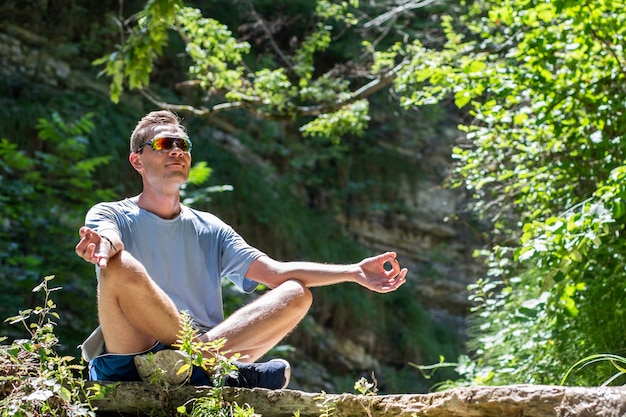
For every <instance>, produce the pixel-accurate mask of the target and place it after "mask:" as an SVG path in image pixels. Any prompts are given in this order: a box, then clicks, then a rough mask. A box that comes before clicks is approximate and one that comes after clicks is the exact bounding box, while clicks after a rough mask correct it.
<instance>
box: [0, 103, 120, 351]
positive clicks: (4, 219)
mask: <svg viewBox="0 0 626 417" xmlns="http://www.w3.org/2000/svg"><path fill="white" fill-rule="evenodd" d="M92 117H93V115H92V114H88V115H86V116H84V117H82V118H80V119H79V120H77V121H75V122H73V123H67V122H65V121H64V120H63V119H62V118H61V116H60V115H59V114H56V113H55V114H53V115H52V117H51V119H50V120H46V119H40V120H39V122H38V124H37V129H38V131H39V136H38V138H37V142H36V143H37V146H34V148H35V149H36V150H35V151H34V152H32V153H30V154H29V153H28V152H26V151H25V150H22V149H20V148H18V145H17V144H16V143H14V142H13V141H11V140H10V139H7V138H3V139H0V187H1V188H2V190H3V191H2V194H1V195H0V314H3V316H4V317H6V316H8V315H9V314H11V312H13V311H16V310H18V309H19V308H21V307H22V306H24V305H31V304H32V302H31V300H30V297H22V296H21V294H28V292H29V291H30V289H31V288H33V287H34V286H35V285H36V284H37V283H38V282H39V281H40V280H41V275H40V274H41V271H42V270H46V271H48V272H54V274H56V275H61V274H62V275H63V276H64V277H65V278H64V279H65V280H66V281H65V283H66V284H67V285H66V294H65V295H63V296H61V297H60V304H61V305H62V306H63V307H62V309H63V310H64V311H65V313H66V316H67V318H68V323H67V330H66V331H67V333H68V334H71V333H72V332H75V331H76V330H84V329H85V328H89V327H90V326H89V325H88V324H87V323H90V322H93V321H94V320H95V307H94V305H93V302H89V301H90V300H93V299H94V298H95V294H94V292H95V291H94V286H93V285H88V286H84V285H83V281H82V277H81V273H84V275H85V276H87V275H88V276H93V267H92V266H90V265H88V264H87V263H85V262H83V261H82V260H80V259H79V258H78V257H77V256H74V255H73V252H74V245H75V244H76V242H77V230H78V228H79V227H80V225H81V224H82V222H83V218H84V214H85V212H86V211H87V209H88V208H89V207H90V206H91V205H92V204H94V203H95V202H97V201H99V200H102V199H107V198H110V196H111V192H110V190H108V189H106V188H101V187H100V185H99V184H98V181H97V179H96V178H95V172H96V168H97V167H99V166H101V165H103V164H106V163H107V162H108V160H109V158H108V157H106V156H98V157H88V154H89V146H90V144H89V140H88V138H87V137H88V135H89V133H90V132H91V130H92V129H93V124H92V122H91V118H92ZM85 294H88V296H87V297H86V296H85ZM86 311H94V314H92V315H89V314H85V312H86ZM90 317H91V320H89V318H90ZM9 331H11V329H9ZM69 340H73V339H72V338H71V337H70V338H69ZM75 345H76V344H74V346H75Z"/></svg>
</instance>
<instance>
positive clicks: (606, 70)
mask: <svg viewBox="0 0 626 417" xmlns="http://www.w3.org/2000/svg"><path fill="white" fill-rule="evenodd" d="M471 11H472V13H471V14H470V16H468V17H467V18H466V19H464V20H462V21H461V22H452V21H451V20H447V21H445V20H444V30H445V32H446V35H447V40H448V42H447V43H446V45H445V48H444V49H443V50H441V51H433V50H428V49H426V48H424V47H423V46H422V45H420V44H418V43H414V44H413V45H411V47H410V49H411V50H412V51H413V53H412V54H411V56H412V60H411V62H410V67H411V70H410V71H409V70H408V67H407V71H406V72H403V73H402V74H401V75H400V76H399V77H398V80H397V82H396V86H397V87H396V88H397V91H398V92H399V93H401V94H402V95H403V103H404V104H405V105H407V106H409V105H416V104H418V105H419V104H430V103H433V102H438V101H440V100H442V99H443V98H448V97H452V98H453V99H454V102H455V104H456V105H457V106H458V107H459V108H463V109H464V110H465V111H466V112H467V113H468V115H470V116H471V122H469V123H467V124H466V125H464V126H461V129H462V130H463V131H464V132H465V133H466V139H467V143H466V144H463V145H462V146H458V147H457V148H456V149H455V150H454V157H455V158H456V160H457V161H458V162H459V165H458V169H457V174H459V179H458V180H457V184H461V183H462V184H464V185H465V186H466V187H467V188H468V189H470V190H472V191H473V192H474V195H475V197H476V199H477V200H476V208H477V210H478V211H479V212H480V213H481V214H482V215H484V216H486V217H487V218H488V219H489V220H491V221H492V223H493V224H494V228H495V230H494V234H495V236H502V237H503V238H504V239H506V242H507V246H504V245H502V246H496V247H495V248H494V251H493V252H492V254H491V255H490V257H489V262H490V267H491V269H490V275H492V276H500V278H501V279H502V280H506V279H519V280H521V282H524V285H517V284H511V285H509V286H505V287H504V288H505V289H506V288H509V289H510V291H509V292H507V291H504V292H503V293H500V294H501V295H496V294H494V295H493V296H492V297H491V298H489V297H484V298H483V299H482V300H481V301H480V302H481V303H482V305H483V307H484V311H482V312H481V314H484V316H481V318H482V320H484V322H485V323H489V332H488V335H485V336H484V337H483V336H480V335H479V336H478V337H479V340H480V341H481V342H480V343H481V344H480V346H481V348H482V349H483V352H482V354H483V355H484V356H483V357H484V358H486V360H487V361H491V360H493V361H495V362H497V361H504V362H507V361H508V360H509V358H511V357H516V358H518V357H519V355H520V354H521V353H522V352H524V354H528V355H531V359H530V360H532V361H533V362H531V363H524V364H520V363H519V362H516V363H513V362H511V367H510V368H506V369H513V367H514V365H516V366H522V367H523V368H524V369H526V371H527V372H518V371H515V370H511V371H508V370H504V371H503V370H502V369H500V370H499V371H498V372H499V373H500V375H509V376H510V375H515V377H516V378H521V379H508V380H507V379H504V381H505V382H523V381H536V379H532V378H535V377H537V378H543V379H540V380H543V381H551V380H550V374H551V373H554V372H555V371H556V370H557V369H561V370H563V369H565V367H566V366H569V365H570V364H566V363H565V364H564V363H561V364H559V363H558V361H559V360H565V358H566V357H568V356H567V355H571V354H572V353H571V352H575V351H576V348H581V349H593V348H598V347H597V346H603V348H606V343H605V339H606V338H605V336H602V335H601V334H600V331H599V330H598V326H597V325H593V324H591V325H588V324H583V323H586V321H587V320H588V322H589V323H593V320H598V318H593V319H591V317H594V316H595V315H596V314H599V313H596V311H597V310H600V309H601V308H602V307H601V303H600V302H598V301H595V302H594V300H593V297H605V294H606V289H603V286H604V285H606V284H605V283H606V282H613V281H614V280H615V278H614V277H615V275H614V274H616V273H617V274H623V271H624V268H625V264H624V261H623V260H622V257H621V255H620V254H621V252H622V250H623V249H624V248H623V246H624V245H623V244H622V243H621V241H622V240H623V224H624V219H623V217H624V215H626V206H625V205H624V201H626V193H624V191H623V190H624V187H623V186H622V185H621V184H622V183H624V182H623V180H624V174H623V173H624V168H623V164H624V161H625V159H626V140H624V139H625V138H626V123H625V122H626V90H625V89H624V87H623V86H624V81H626V71H625V68H626V55H625V53H624V48H623V45H624V34H625V33H626V29H625V28H626V25H624V22H626V6H625V5H624V4H623V3H622V2H615V1H611V0H600V1H597V2H593V4H591V3H585V2H575V1H533V0H512V1H506V2H499V1H483V2H475V3H473V5H472V7H471ZM453 24H454V26H455V27H454V28H453V27H452V25H453ZM461 179H462V181H461ZM507 247H508V248H509V249H507ZM511 250H513V251H514V256H513V257H512V258H511ZM502 260H507V261H511V262H512V263H511V264H510V265H509V267H508V268H507V269H506V270H503V269H502V268H501V267H500V266H499V265H500V261H502ZM605 266H606V267H605ZM533 281H535V285H536V286H537V287H538V288H544V289H546V290H547V291H548V294H550V296H549V297H548V298H547V299H546V300H545V301H546V302H545V303H544V304H543V307H542V308H543V309H544V311H543V313H542V314H544V316H545V321H544V322H543V325H544V328H543V329H542V331H544V330H545V331H544V332H543V333H542V334H543V336H542V337H541V338H539V339H538V338H537V337H536V334H537V331H538V326H537V325H533V324H531V323H527V324H525V325H524V326H519V327H512V326H511V322H510V320H511V317H516V315H517V314H518V312H519V311H520V310H519V308H518V307H516V305H517V304H516V303H517V300H516V299H515V298H525V297H528V296H529V295H532V296H536V293H535V292H533V290H531V288H532V284H531V283H532V282H533ZM622 287H623V286H622ZM622 287H618V288H619V290H618V291H621V290H622ZM509 294H514V296H513V295H511V296H509ZM583 309H584V313H583ZM616 311H618V312H619V314H621V312H622V311H623V309H617V308H616ZM616 323H619V321H618V320H616ZM584 326H587V327H584ZM574 329H576V330H574ZM483 330H486V329H483ZM612 330H613V331H616V332H620V331H621V329H618V328H615V329H612ZM606 331H609V332H610V331H611V330H606ZM513 332H517V335H516V337H517V338H521V340H522V341H524V340H525V341H526V342H527V344H526V345H525V344H524V343H523V342H520V343H517V342H515V343H513V344H511V343H509V344H508V346H510V349H506V348H503V347H501V346H497V345H495V344H493V343H492V342H493V340H498V341H499V342H505V343H508V342H510V341H512V340H515V339H514V338H515V335H514V333H513ZM556 334H560V335H564V336H565V337H567V338H571V341H572V345H573V346H570V347H569V350H567V351H566V350H565V348H562V349H561V350H560V351H559V352H560V353H559V354H558V355H557V354H556V352H557V351H556V350H555V351H554V352H553V354H554V356H553V358H552V359H551V360H550V361H548V362H545V363H543V365H541V366H543V368H541V367H540V366H539V365H538V363H540V362H541V360H542V359H541V358H542V357H545V356H542V355H545V351H544V346H551V345H550V343H549V340H550V338H551V337H554V335H556ZM489 337H492V339H489ZM493 338H495V339H493ZM534 343H536V345H533V344H534ZM505 346H507V345H505ZM553 346H554V349H558V348H559V347H558V344H554V345H553ZM612 346H613V348H620V346H621V345H620V344H619V342H616V343H614V344H612ZM587 353H590V352H582V353H581V354H587ZM532 355H536V357H535V358H532ZM507 363H508V362H507ZM498 372H496V373H498ZM533 372H537V374H536V375H533ZM525 375H528V377H527V378H528V379H524V378H525ZM496 379H497V378H496ZM500 381H503V379H500Z"/></svg>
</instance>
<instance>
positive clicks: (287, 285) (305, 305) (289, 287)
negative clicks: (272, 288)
mask: <svg viewBox="0 0 626 417" xmlns="http://www.w3.org/2000/svg"><path fill="white" fill-rule="evenodd" d="M278 288H280V290H281V291H283V292H284V294H285V298H286V302H287V303H288V304H291V305H294V306H297V307H298V308H299V309H302V310H306V311H308V310H309V308H310V307H311V304H312V303H313V294H312V293H311V290H310V289H308V288H307V287H306V286H305V285H304V284H303V283H302V282H300V281H298V280H295V279H290V280H289V281H285V282H283V283H282V284H281V285H279V286H278V287H277V288H276V289H278Z"/></svg>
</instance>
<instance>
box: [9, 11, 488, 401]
mask: <svg viewBox="0 0 626 417" xmlns="http://www.w3.org/2000/svg"><path fill="white" fill-rule="evenodd" d="M193 3H194V2H189V4H190V5H193ZM196 3H197V4H196V7H202V9H203V10H204V11H205V12H206V14H209V15H210V16H211V17H214V18H216V19H218V20H219V21H221V22H223V23H226V24H227V25H228V26H229V28H230V29H231V30H233V31H234V32H235V33H236V34H237V35H238V36H239V37H241V38H242V39H245V40H247V41H248V42H250V43H251V44H252V47H253V49H252V53H251V57H250V59H255V60H257V61H258V62H262V61H263V60H264V59H266V58H265V57H266V54H267V50H268V48H270V45H269V40H268V39H267V38H264V37H263V32H262V31H261V29H260V28H259V24H260V22H262V21H263V22H267V23H268V24H271V25H273V26H272V31H273V33H274V37H273V40H274V41H275V42H279V43H280V44H281V46H282V47H285V48H287V47H288V45H289V43H290V42H292V41H293V39H294V38H297V37H298V36H299V34H300V33H301V32H302V31H303V30H304V28H305V27H306V26H307V16H309V15H310V14H311V13H312V10H313V9H312V8H313V6H314V5H313V3H311V2H307V1H297V2H293V1H290V2H275V1H255V2H254V4H252V3H248V2H220V1H210V2H196ZM143 6H144V2H142V1H126V2H124V3H120V2H118V1H117V0H115V1H61V2H60V1H52V0H51V1H4V2H2V3H0V24H1V26H0V41H1V42H0V44H1V48H2V49H1V50H0V63H2V65H1V68H0V74H1V75H2V82H1V83H0V101H1V102H2V105H1V106H0V138H4V139H2V142H1V143H0V155H1V156H2V160H1V161H2V164H1V165H0V170H1V176H0V180H1V182H0V184H1V186H2V196H1V198H2V200H1V202H0V204H2V212H1V215H0V217H1V220H2V227H1V228H0V242H1V243H0V314H1V315H2V316H3V317H7V316H9V315H13V314H15V313H16V311H17V310H19V309H22V308H24V307H28V306H32V305H34V303H36V301H37V300H36V299H35V298H34V295H32V294H31V293H30V290H31V289H32V288H33V287H34V286H35V285H37V283H38V282H40V280H41V279H42V277H43V276H44V275H56V278H55V280H54V283H55V284H56V285H59V286H62V287H63V290H62V291H60V292H57V293H55V294H54V296H55V297H54V298H55V300H56V301H57V302H58V305H59V310H60V313H61V319H60V322H59V328H58V334H59V336H60V339H61V346H62V348H63V349H64V350H65V351H66V352H67V353H68V354H71V355H76V356H77V351H76V350H75V346H76V345H78V344H79V343H80V342H81V341H82V340H83V338H84V337H86V336H87V335H88V333H89V332H90V331H91V329H92V328H93V327H94V326H95V323H96V311H95V305H94V302H95V281H94V277H93V275H94V274H93V269H92V267H91V266H90V265H87V264H85V263H82V262H81V261H79V259H78V258H77V257H76V256H75V255H74V253H73V246H74V245H75V243H76V236H77V230H78V228H79V227H80V225H81V224H82V220H83V216H84V214H85V212H86V210H87V209H88V207H90V205H91V204H93V203H95V202H97V201H101V200H113V199H118V198H123V197H127V196H132V195H134V194H136V193H138V192H139V186H140V181H139V178H138V176H137V174H136V173H135V172H133V170H132V169H131V167H130V165H129V164H128V162H127V155H128V137H129V134H130V132H131V131H132V129H133V127H134V124H135V123H136V121H137V120H138V119H139V118H140V117H141V116H143V115H144V114H145V113H147V112H148V111H151V110H153V109H154V108H155V106H154V104H153V103H150V102H149V101H148V100H146V99H145V98H143V97H142V96H141V95H139V94H136V93H133V92H130V93H125V94H124V95H123V96H122V97H121V99H120V101H119V103H118V104H114V103H113V102H111V100H110V99H109V95H108V80H107V79H106V78H104V77H98V76H97V75H98V71H100V69H101V68H97V67H94V66H93V65H92V62H93V61H94V60H95V59H97V58H100V57H102V56H103V55H105V54H107V53H110V52H111V51H112V50H113V49H114V47H115V44H116V43H118V42H119V39H120V35H119V32H120V28H119V27H118V26H117V25H116V24H115V19H114V18H115V17H118V16H130V15H131V14H132V13H134V12H137V11H139V10H140V9H141V8H142V7H143ZM444 11H447V12H450V11H453V9H452V5H450V4H448V5H446V8H442V7H436V6H433V7H431V8H428V9H417V10H416V11H414V12H412V13H411V14H410V15H408V16H405V18H404V19H399V20H398V21H397V22H396V23H395V25H394V26H393V27H392V31H393V33H392V36H391V39H390V40H388V41H387V42H391V41H393V40H397V39H402V36H403V33H404V32H405V31H411V32H412V33H413V32H418V33H422V34H423V38H424V39H425V40H426V41H428V42H431V43H432V44H433V45H434V44H436V43H437V42H441V41H442V39H441V34H440V29H438V27H437V26H438V25H437V22H438V16H439V13H441V12H444ZM370 12H371V13H376V12H379V10H371V11H370ZM373 16H374V15H373ZM363 35H364V34H360V35H359V36H363ZM370 36H371V35H370ZM176 42H177V41H176V40H175V39H173V40H172V44H171V45H170V46H168V48H169V49H168V50H166V51H164V53H163V56H162V57H161V58H159V59H158V60H157V62H156V66H155V69H154V72H153V79H152V84H151V88H152V89H153V90H154V91H158V92H159V94H160V95H161V96H163V97H167V98H169V99H179V100H181V101H185V100H187V101H193V100H194V99H196V97H194V96H193V94H194V93H193V92H190V90H188V89H185V88H184V86H183V87H182V88H181V86H180V85H178V84H176V83H175V81H176V80H181V79H184V71H185V68H184V66H183V65H182V63H181V61H182V58H181V57H180V55H179V54H178V53H177V52H176V50H177V45H176ZM359 42H360V40H359V38H358V36H357V35H352V36H347V37H345V38H344V39H343V40H342V41H341V42H340V43H338V44H336V45H334V46H333V48H332V49H330V50H328V51H326V52H325V53H324V56H323V57H322V59H321V61H322V62H324V63H326V65H327V68H322V69H320V71H321V70H328V69H330V68H332V67H334V66H335V65H336V64H337V63H342V62H344V61H345V60H346V57H347V56H349V55H350V54H351V53H353V49H354V48H355V47H356V46H358V44H359ZM178 47H179V45H178ZM356 69H357V71H354V68H348V69H345V71H346V72H345V73H346V74H357V75H356V76H357V77H358V73H359V72H358V68H356ZM348 70H350V71H348ZM350 76H354V75H350ZM370 101H371V104H370V108H371V110H370V120H369V123H368V129H367V130H366V131H365V132H364V133H363V134H362V135H360V136H359V135H350V134H349V135H345V136H343V137H342V138H341V140H340V141H339V142H337V141H334V140H330V139H324V138H316V137H313V138H311V137H305V136H303V135H302V133H301V131H300V130H299V126H298V124H297V123H295V122H294V121H290V120H283V121H268V120H262V119H260V118H255V117H253V116H251V115H250V113H247V112H244V111H231V112H226V113H220V114H219V115H218V116H211V117H195V116H194V115H193V114H190V113H187V114H186V113H184V112H180V114H181V116H182V117H183V119H184V123H185V125H186V126H187V127H188V130H189V134H190V137H191V138H192V140H193V142H194V151H193V158H194V162H195V163H196V164H201V165H200V168H201V169H198V172H200V173H201V174H202V173H204V174H205V175H206V174H208V173H209V170H210V176H209V177H208V179H207V180H205V181H202V178H200V179H199V180H198V181H197V183H195V184H190V185H189V186H188V187H187V188H186V189H185V190H184V198H185V199H186V201H187V202H188V203H189V204H190V205H192V206H194V207H196V208H199V209H204V210H208V211H211V212H213V213H215V214H216V215H218V216H219V217H221V218H222V219H224V220H225V221H226V222H228V223H230V224H231V225H232V226H233V227H234V228H235V229H236V230H238V231H239V232H240V233H241V234H242V235H243V236H244V237H245V238H246V240H248V242H249V243H251V244H253V245H254V246H256V247H258V248H260V249H261V250H263V251H265V252H267V253H268V254H270V255H271V256H273V257H275V258H277V259H284V260H291V259H307V260H316V261H322V262H340V263H345V262H351V261H356V260H359V259H360V258H362V257H363V256H368V255H370V254H373V253H377V252H379V251H384V250H395V251H397V252H398V253H399V259H400V261H401V263H402V264H403V265H404V266H407V267H409V270H410V275H409V280H408V283H407V285H405V286H404V287H403V288H402V290H401V291H398V292H396V293H394V294H389V295H384V296H381V295H374V294H370V293H368V292H366V291H365V290H363V289H362V288H358V287H356V286H353V285H348V284H345V285H340V286H334V287H332V288H320V289H315V292H314V296H315V302H314V307H313V310H312V311H311V313H310V314H309V316H308V317H307V318H306V319H305V320H304V322H303V323H302V325H301V326H300V328H299V329H298V330H297V331H296V332H295V333H294V334H293V335H291V336H290V337H289V338H288V340H286V341H285V345H283V346H281V347H279V348H278V349H277V351H276V352H273V354H274V355H285V356H286V357H288V358H289V359H291V360H292V361H294V362H295V375H294V382H293V384H292V387H295V388H304V389H311V390H320V389H324V390H327V391H342V390H348V391H351V390H352V385H353V384H354V381H355V380H356V379H358V377H360V376H367V377H371V372H372V371H374V372H375V375H376V379H377V381H378V384H379V389H380V390H381V391H382V392H422V391H426V390H428V388H429V387H430V386H432V384H433V383H434V382H436V381H438V380H440V379H438V378H443V379H445V378H447V377H450V376H452V374H449V373H448V374H446V373H445V372H442V373H439V374H438V375H437V378H436V379H435V380H426V379H424V378H423V377H422V376H421V375H420V373H419V371H418V370H417V369H416V368H415V367H413V366H410V365H409V363H418V364H430V363H436V362H438V361H439V360H440V355H441V356H443V357H445V358H446V359H456V357H457V356H458V355H459V354H461V353H463V352H464V350H465V348H464V329H465V324H464V317H465V314H466V312H467V309H468V306H469V302H468V301H467V293H466V290H465V287H466V285H467V284H468V283H470V282H472V281H473V280H474V278H475V277H476V275H477V274H478V270H479V269H480V268H479V267H478V266H477V264H476V261H474V260H473V259H472V257H471V254H472V251H473V249H474V248H475V247H477V246H479V245H480V244H481V233H480V231H479V230H480V227H479V226H477V225H476V224H472V220H471V218H470V217H469V215H468V214H467V213H466V212H465V211H464V203H463V201H464V200H465V196H464V195H463V192H462V191H461V190H456V191H451V190H450V189H446V188H444V183H445V180H446V178H447V175H448V173H449V170H450V166H451V161H450V156H449V155H450V152H451V148H452V146H453V144H454V143H455V140H456V139H457V137H458V136H459V133H458V131H457V130H456V124H457V122H458V116H457V113H456V111H455V110H454V109H453V107H452V106H448V105H445V104H444V105H439V106H422V107H419V108H417V107H416V108H412V109H410V110H408V111H406V110H403V109H400V108H399V106H398V103H397V98H396V97H393V95H391V94H390V93H389V92H387V91H381V92H379V93H377V94H375V95H373V96H371V97H370ZM203 162H205V163H206V165H202V163H203ZM201 174H200V175H199V176H200V177H202V175H201ZM226 294H227V300H226V301H227V304H226V308H227V310H229V309H233V308H236V306H237V305H239V304H241V303H242V302H246V301H247V299H246V298H245V297H244V296H242V295H241V294H238V293H236V292H234V291H227V292H226ZM1 329H2V332H1V333H2V334H8V335H10V336H12V337H17V336H19V333H15V329H12V328H9V327H2V328H1Z"/></svg>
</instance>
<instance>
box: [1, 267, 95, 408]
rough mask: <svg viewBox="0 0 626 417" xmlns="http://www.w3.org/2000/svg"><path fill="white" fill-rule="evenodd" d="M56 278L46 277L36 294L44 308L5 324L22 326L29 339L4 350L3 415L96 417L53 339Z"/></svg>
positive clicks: (73, 370) (77, 373)
mask: <svg viewBox="0 0 626 417" xmlns="http://www.w3.org/2000/svg"><path fill="white" fill-rule="evenodd" d="M53 278H54V277H53V276H48V277H45V278H44V280H43V282H42V283H41V284H39V285H38V286H37V287H35V288H34V289H33V292H35V293H37V292H43V293H44V296H45V298H44V300H43V304H42V306H38V307H35V308H32V309H30V308H29V309H25V310H22V311H20V312H19V314H18V315H17V316H14V317H10V318H8V319H7V320H6V321H8V322H10V324H12V325H22V326H23V328H24V329H25V330H26V332H27V333H28V336H29V337H28V339H17V340H15V341H13V342H12V343H11V344H10V345H0V415H1V416H2V417H9V416H16V417H22V416H33V417H37V416H50V415H58V416H91V417H93V416H95V412H94V410H93V409H92V407H91V406H90V405H89V403H87V402H85V398H87V395H86V390H85V387H84V379H83V378H82V377H81V375H80V372H81V371H82V370H83V366H79V365H75V364H72V361H73V360H74V358H73V357H70V356H59V354H58V353H57V352H56V351H55V349H56V347H57V344H58V339H57V337H56V335H55V334H54V329H55V326H56V325H57V320H59V315H58V314H57V312H56V304H55V303H54V301H53V300H52V299H51V298H50V294H51V293H52V292H54V291H56V290H59V289H60V288H50V287H49V283H50V281H51V280H52V279H53Z"/></svg>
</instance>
